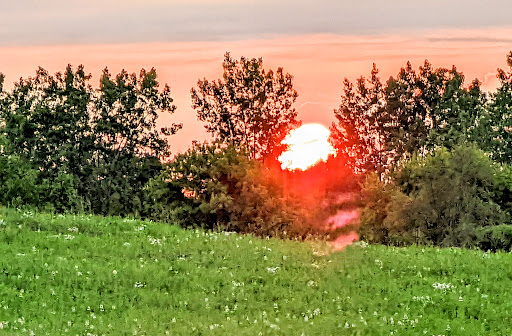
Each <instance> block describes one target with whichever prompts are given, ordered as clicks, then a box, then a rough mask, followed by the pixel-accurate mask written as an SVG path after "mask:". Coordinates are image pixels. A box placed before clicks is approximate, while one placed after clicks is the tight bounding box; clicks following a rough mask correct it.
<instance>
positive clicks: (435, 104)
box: [331, 61, 485, 175]
mask: <svg viewBox="0 0 512 336" xmlns="http://www.w3.org/2000/svg"><path fill="white" fill-rule="evenodd" d="M377 74H378V70H377V69H376V67H375V65H374V66H373V69H372V72H371V76H370V78H369V79H365V78H364V77H361V78H359V79H358V80H357V85H356V86H355V88H354V85H353V84H352V83H351V82H350V81H348V80H347V79H345V82H344V91H343V94H342V97H341V104H340V107H339V108H338V109H337V110H335V111H334V115H335V117H336V119H337V120H336V123H333V125H332V126H331V133H332V141H333V143H334V145H335V147H337V149H338V152H339V153H342V154H343V155H345V156H346V157H347V161H348V163H349V165H350V166H351V167H353V169H354V171H356V172H377V173H378V174H379V175H382V173H383V172H386V171H389V170H390V168H391V167H392V166H394V165H396V164H399V163H400V162H405V161H406V160H407V159H408V158H410V157H411V156H412V155H413V154H414V153H417V152H419V153H420V154H423V155H424V154H426V153H428V152H430V151H432V150H433V149H435V148H437V147H439V146H444V147H449V148H450V147H453V146H455V145H456V144H459V143H463V142H467V141H479V139H480V137H481V136H483V133H484V132H482V130H481V129H480V128H478V127H477V125H478V122H477V120H479V118H481V115H482V113H483V111H484V106H485V95H484V94H483V93H482V92H481V90H480V85H479V83H478V82H477V81H474V82H473V83H472V85H471V86H470V87H469V88H467V89H466V88H464V86H463V84H464V76H463V74H462V73H460V72H458V71H457V69H456V68H455V67H453V68H452V69H451V70H448V69H446V68H437V69H433V68H432V66H431V64H430V63H429V62H428V61H425V63H424V64H423V66H421V67H420V68H419V72H416V71H414V70H413V69H412V66H411V64H410V63H407V65H406V67H405V68H402V69H401V70H400V72H399V73H398V75H397V76H396V78H394V77H390V78H389V80H388V81H387V82H386V84H385V85H383V84H381V81H380V79H379V78H378V76H377Z"/></svg>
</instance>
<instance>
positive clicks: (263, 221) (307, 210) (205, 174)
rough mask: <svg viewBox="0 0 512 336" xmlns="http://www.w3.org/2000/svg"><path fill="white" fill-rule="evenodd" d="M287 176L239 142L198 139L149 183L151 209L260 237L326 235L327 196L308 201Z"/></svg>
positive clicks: (171, 218) (158, 215) (168, 217)
mask: <svg viewBox="0 0 512 336" xmlns="http://www.w3.org/2000/svg"><path fill="white" fill-rule="evenodd" d="M285 174H286V173H285V172H283V171H281V170H280V169H279V170H274V169H271V168H269V167H268V166H265V165H263V164H262V163H261V162H259V161H257V160H252V159H249V158H248V157H247V155H246V153H245V152H244V150H241V149H239V148H237V147H235V146H227V145H225V144H223V143H219V142H217V143H213V144H199V143H196V144H195V146H194V147H193V148H191V149H190V150H188V151H187V152H186V153H184V154H179V155H177V156H176V157H175V159H174V160H173V161H172V162H170V163H169V164H168V165H167V167H166V170H165V171H164V172H163V173H162V174H161V175H160V176H159V177H157V178H155V179H153V180H151V181H150V182H149V184H148V186H147V191H148V195H149V197H150V200H149V202H148V204H151V206H150V209H149V210H147V213H148V214H155V215H153V217H151V218H153V219H156V220H163V221H168V222H171V223H179V224H180V225H181V226H184V227H197V226H199V227H201V228H205V229H220V230H227V231H234V232H239V233H251V234H255V235H258V236H293V237H299V236H300V237H305V236H308V235H311V234H325V232H323V231H322V230H323V228H322V227H321V225H319V224H318V222H314V220H316V219H318V216H317V215H318V214H319V212H320V211H319V207H318V205H319V204H320V203H321V200H318V199H315V202H314V203H309V204H308V203H306V202H304V200H305V198H304V199H303V198H301V197H300V196H298V195H296V194H295V193H294V192H293V190H292V188H291V187H289V186H288V185H286V183H285V184H283V179H285V178H286V177H285ZM303 194H304V190H302V194H301V196H303ZM308 200H309V201H311V200H310V199H309V198H308Z"/></svg>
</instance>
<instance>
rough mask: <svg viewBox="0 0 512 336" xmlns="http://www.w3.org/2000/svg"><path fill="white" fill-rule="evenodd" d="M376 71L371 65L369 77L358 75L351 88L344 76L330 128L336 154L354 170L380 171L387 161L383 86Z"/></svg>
mask: <svg viewBox="0 0 512 336" xmlns="http://www.w3.org/2000/svg"><path fill="white" fill-rule="evenodd" d="M378 72H379V71H378V70H377V67H376V66H375V64H373V69H372V71H371V76H370V78H369V79H366V78H365V77H360V78H359V79H358V80H357V81H356V85H355V87H354V85H353V84H352V83H351V82H350V81H349V80H348V79H346V78H345V80H344V82H343V86H344V87H343V94H342V96H341V104H340V106H339V108H338V109H337V110H334V116H335V117H336V122H335V123H333V124H332V126H331V128H330V130H331V139H332V142H333V144H334V146H335V147H336V149H337V152H338V155H339V156H343V157H345V158H346V161H347V165H349V166H350V167H351V168H352V169H353V170H354V171H356V172H366V171H375V172H379V173H382V172H383V171H384V168H385V166H386V164H387V155H388V154H387V153H386V150H387V149H386V133H385V124H384V123H385V122H386V119H385V115H384V113H385V111H384V106H385V100H384V88H383V86H382V83H381V82H380V79H379V77H378V76H377V74H378Z"/></svg>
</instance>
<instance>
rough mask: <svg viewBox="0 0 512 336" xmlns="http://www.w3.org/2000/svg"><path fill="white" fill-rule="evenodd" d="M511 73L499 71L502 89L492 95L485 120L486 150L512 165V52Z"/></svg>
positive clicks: (509, 64)
mask: <svg viewBox="0 0 512 336" xmlns="http://www.w3.org/2000/svg"><path fill="white" fill-rule="evenodd" d="M507 64H508V66H509V71H508V72H506V71H505V70H502V69H498V79H499V80H500V84H501V85H500V87H498V90H497V92H496V93H493V94H491V101H490V103H489V107H488V114H487V115H486V118H485V119H484V120H483V122H485V125H486V126H487V127H486V129H485V130H486V132H487V133H488V135H489V137H488V139H487V140H486V141H485V143H484V144H483V145H484V148H485V149H486V150H488V151H490V152H491V153H492V156H493V159H494V160H496V161H498V162H503V163H508V164H512V112H511V111H512V51H511V52H510V53H509V54H508V55H507Z"/></svg>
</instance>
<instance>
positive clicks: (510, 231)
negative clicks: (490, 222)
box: [477, 224, 512, 252]
mask: <svg viewBox="0 0 512 336" xmlns="http://www.w3.org/2000/svg"><path fill="white" fill-rule="evenodd" d="M477 237H478V246H479V247H480V248H481V249H483V250H486V251H493V252H495V251H498V250H505V251H510V250H511V249H512V225H506V224H503V225H497V226H488V227H484V228H480V229H479V230H478V231H477Z"/></svg>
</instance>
